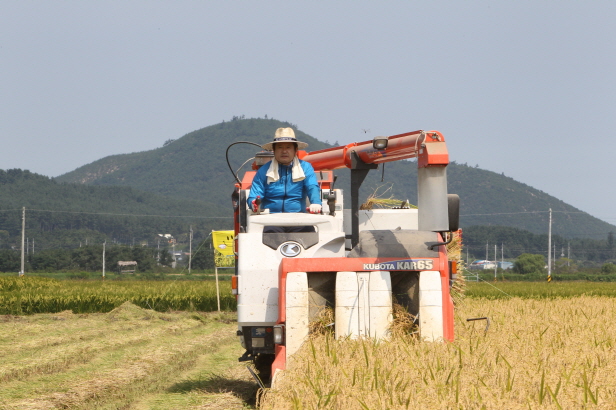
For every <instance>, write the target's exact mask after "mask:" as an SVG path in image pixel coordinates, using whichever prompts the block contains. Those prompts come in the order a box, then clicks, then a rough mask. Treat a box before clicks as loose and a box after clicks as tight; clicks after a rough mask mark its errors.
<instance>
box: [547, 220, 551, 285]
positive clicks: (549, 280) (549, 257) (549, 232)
mask: <svg viewBox="0 0 616 410" xmlns="http://www.w3.org/2000/svg"><path fill="white" fill-rule="evenodd" d="M551 281H552V208H550V224H549V227H548V282H551Z"/></svg>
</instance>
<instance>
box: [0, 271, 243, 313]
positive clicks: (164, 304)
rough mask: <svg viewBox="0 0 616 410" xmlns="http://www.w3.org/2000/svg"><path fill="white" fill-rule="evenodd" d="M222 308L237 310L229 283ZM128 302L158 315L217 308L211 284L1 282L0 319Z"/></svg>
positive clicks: (98, 309)
mask: <svg viewBox="0 0 616 410" xmlns="http://www.w3.org/2000/svg"><path fill="white" fill-rule="evenodd" d="M220 298H221V299H220V302H221V309H223V310H235V306H236V302H235V298H234V297H233V296H232V295H231V285H230V282H229V281H222V282H220ZM126 301H130V302H132V303H134V304H135V305H137V306H140V307H143V308H146V309H153V310H157V311H161V312H162V311H168V310H199V311H215V310H217V309H218V306H217V305H218V304H217V300H216V285H215V283H214V282H212V281H72V280H63V281H59V280H55V279H48V278H40V277H21V278H19V277H17V278H0V314H5V315H7V314H12V315H20V314H33V313H55V312H61V311H64V310H70V311H72V312H73V313H97V312H98V313H104V312H109V311H111V310H112V309H113V308H115V307H117V306H120V305H121V304H122V303H124V302H126Z"/></svg>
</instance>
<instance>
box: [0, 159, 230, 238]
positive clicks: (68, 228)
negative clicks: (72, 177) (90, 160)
mask: <svg viewBox="0 0 616 410" xmlns="http://www.w3.org/2000/svg"><path fill="white" fill-rule="evenodd" d="M23 207H25V208H26V235H27V237H28V239H29V242H30V243H32V241H35V246H36V249H37V250H41V249H47V248H57V247H78V246H80V245H81V244H83V245H85V244H87V243H90V244H93V243H102V242H103V241H104V240H107V241H108V242H114V243H124V244H132V243H135V242H137V243H141V242H143V241H150V246H152V244H153V243H154V242H153V241H155V240H156V238H158V233H170V234H172V235H173V236H174V237H176V238H178V237H183V236H184V237H185V236H186V235H187V233H188V231H189V227H190V226H191V225H192V226H193V231H194V232H195V240H199V239H202V238H204V237H206V236H207V234H208V233H209V232H210V231H211V230H212V229H229V228H232V227H233V224H232V219H231V217H230V215H229V214H227V213H225V212H224V210H221V209H220V207H219V206H216V205H212V204H211V203H207V202H204V201H197V200H182V201H179V200H177V199H174V198H170V197H165V196H161V195H157V194H154V193H151V192H143V191H139V190H137V189H135V188H132V187H118V186H88V185H80V184H69V183H60V182H57V181H55V180H53V179H50V178H48V177H45V176H42V175H38V174H34V173H31V172H29V171H22V170H19V169H12V170H8V171H3V170H0V247H4V248H6V247H19V246H20V245H19V242H20V241H21V226H22V220H21V217H22V208H23Z"/></svg>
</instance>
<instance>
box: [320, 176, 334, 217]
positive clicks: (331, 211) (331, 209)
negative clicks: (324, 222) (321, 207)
mask: <svg viewBox="0 0 616 410" xmlns="http://www.w3.org/2000/svg"><path fill="white" fill-rule="evenodd" d="M337 179H338V176H337V175H334V182H332V186H331V188H330V189H329V192H326V193H325V194H324V195H323V199H327V205H328V206H329V214H330V215H331V216H336V191H334V185H335V184H336V180H337Z"/></svg>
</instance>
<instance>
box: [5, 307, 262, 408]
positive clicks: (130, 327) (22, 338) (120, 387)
mask: <svg viewBox="0 0 616 410" xmlns="http://www.w3.org/2000/svg"><path fill="white" fill-rule="evenodd" d="M236 329H237V325H236V324H235V317H234V314H233V313H229V312H226V313H225V312H223V313H220V314H219V313H200V312H169V313H160V312H156V311H153V310H147V309H142V308H139V307H137V306H135V305H133V304H131V303H129V302H127V303H124V304H122V305H120V306H119V307H117V308H115V309H114V310H112V311H111V312H109V313H89V314H79V315H76V314H73V313H71V312H70V311H64V312H59V313H54V314H34V315H28V316H8V315H5V316H0V352H2V353H1V354H0V408H1V409H3V410H27V409H31V410H34V409H37V410H39V409H84V410H85V409H87V410H91V409H101V410H103V409H108V410H112V409H135V410H169V409H194V408H208V409H242V408H245V406H246V405H247V403H249V402H250V401H251V400H254V397H255V391H256V385H255V383H254V381H252V380H251V378H250V375H249V373H248V372H247V371H246V368H245V366H244V365H242V364H240V363H238V362H237V358H238V357H239V356H240V355H241V353H243V350H242V349H241V346H240V345H239V343H237V336H236V335H235V331H236Z"/></svg>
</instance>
